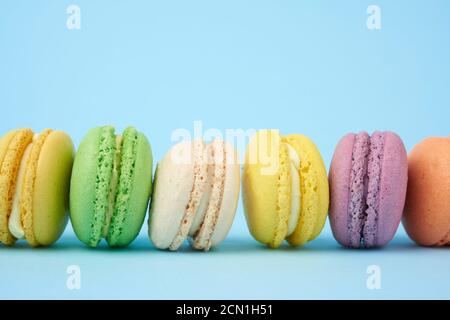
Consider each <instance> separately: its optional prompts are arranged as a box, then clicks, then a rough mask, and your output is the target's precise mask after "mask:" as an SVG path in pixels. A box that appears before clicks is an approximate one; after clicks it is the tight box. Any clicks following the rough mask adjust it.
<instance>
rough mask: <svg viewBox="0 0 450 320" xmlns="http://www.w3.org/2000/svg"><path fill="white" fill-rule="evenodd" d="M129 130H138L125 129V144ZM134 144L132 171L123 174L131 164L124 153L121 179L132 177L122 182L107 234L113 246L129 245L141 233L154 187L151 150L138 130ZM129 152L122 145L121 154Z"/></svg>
mask: <svg viewBox="0 0 450 320" xmlns="http://www.w3.org/2000/svg"><path fill="white" fill-rule="evenodd" d="M127 130H130V131H134V130H135V129H134V128H127V129H126V130H125V131H124V134H123V139H124V142H123V143H124V147H125V143H126V141H125V139H127ZM130 139H134V137H132V135H130ZM130 143H131V142H130ZM135 143H136V145H135V146H134V148H135V149H134V159H130V161H132V162H133V164H131V163H130V164H129V170H127V169H126V170H125V171H128V172H127V175H126V176H124V173H125V172H124V170H123V169H124V168H123V166H124V165H125V166H128V165H127V164H126V163H125V162H124V161H126V160H124V158H123V156H122V161H121V171H120V172H121V173H120V180H122V179H130V181H129V182H126V183H124V184H123V185H121V183H120V181H119V186H118V189H119V190H118V193H117V197H116V204H115V205H116V207H115V209H114V216H113V218H112V220H111V225H110V231H109V233H108V237H107V241H108V244H109V245H110V246H126V245H128V244H130V243H131V242H132V241H133V240H134V239H135V238H136V237H137V235H138V234H139V231H140V230H141V228H142V224H143V222H144V219H145V214H146V212H147V206H148V201H149V199H150V194H151V188H152V168H153V157H152V150H151V146H150V143H149V142H148V140H147V138H146V136H145V135H144V134H142V133H140V132H137V136H136V142H135ZM126 152H127V151H126V150H125V149H124V148H123V149H122V153H123V154H124V153H126ZM125 186H128V187H125ZM122 188H123V189H122ZM121 206H123V207H121ZM117 213H123V215H117Z"/></svg>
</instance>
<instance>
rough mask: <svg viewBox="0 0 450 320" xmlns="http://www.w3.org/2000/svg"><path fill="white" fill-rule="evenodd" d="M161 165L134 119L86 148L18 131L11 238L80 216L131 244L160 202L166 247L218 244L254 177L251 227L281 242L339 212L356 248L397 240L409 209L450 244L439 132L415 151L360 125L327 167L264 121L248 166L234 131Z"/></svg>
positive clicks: (0, 172) (336, 218)
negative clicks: (232, 137) (232, 139)
mask: <svg viewBox="0 0 450 320" xmlns="http://www.w3.org/2000/svg"><path fill="white" fill-rule="evenodd" d="M152 168H153V156H152V150H151V146H150V143H149V141H148V139H147V138H146V136H145V135H144V134H143V133H142V132H139V131H137V130H136V129H135V128H134V127H128V128H126V129H125V130H124V131H123V133H122V134H117V133H116V132H115V129H114V127H112V126H101V127H96V128H93V129H91V130H90V131H89V132H88V133H87V134H86V136H85V137H84V138H83V140H82V142H81V143H80V145H79V148H78V150H77V152H76V153H75V149H74V146H73V143H72V140H71V138H70V137H69V135H68V134H67V133H65V132H63V131H54V130H51V129H46V130H44V131H43V132H41V133H39V134H37V133H34V132H33V131H32V130H31V129H27V128H25V129H17V130H13V131H10V132H8V133H7V134H5V135H4V136H3V137H2V138H1V140H0V242H1V243H3V244H5V245H13V244H14V243H15V242H16V241H17V240H18V239H26V241H27V242H28V243H29V244H30V245H31V246H47V245H51V244H53V243H54V242H55V241H57V240H58V239H59V238H60V236H61V234H62V233H63V231H64V229H65V227H66V225H67V222H68V220H69V217H70V221H71V224H72V226H73V229H74V231H75V234H76V236H77V237H78V238H79V240H80V241H81V242H83V243H85V244H86V245H88V246H90V247H96V246H97V245H98V244H99V243H100V242H101V241H102V240H103V239H105V240H106V241H107V243H108V244H109V245H110V246H112V247H122V246H127V245H129V244H130V243H131V242H132V241H133V240H134V239H135V238H136V237H137V235H138V233H139V232H140V230H141V227H142V225H143V223H144V220H145V217H146V215H147V211H149V212H150V213H149V218H148V224H149V227H148V234H149V238H150V240H151V242H152V243H153V245H154V246H155V247H157V248H159V249H169V250H177V249H178V248H179V247H180V246H181V245H182V244H183V243H184V242H185V241H186V240H189V243H190V244H191V246H192V247H193V248H195V249H199V250H205V251H206V250H209V249H210V248H211V247H214V246H217V245H219V244H220V242H222V241H223V240H224V239H225V238H226V236H227V234H228V232H229V230H230V228H231V226H232V223H233V220H234V217H235V213H236V208H237V205H238V199H239V193H240V190H241V184H242V198H243V206H244V212H245V216H246V221H247V225H248V228H249V231H250V233H251V235H252V236H253V237H254V238H255V239H256V240H257V241H259V242H261V243H263V244H265V245H267V246H269V247H272V248H276V247H279V246H280V245H281V244H282V243H283V242H284V241H285V240H286V241H287V242H288V243H289V244H290V245H293V246H301V245H304V244H305V243H307V242H309V241H311V240H313V239H315V238H316V237H317V236H318V235H319V234H320V232H321V231H322V229H323V227H324V224H325V221H326V219H327V216H328V215H329V218H330V224H331V228H332V232H333V235H334V237H335V239H336V240H337V241H338V242H339V243H340V244H341V245H343V246H345V247H352V248H371V247H382V246H384V245H386V244H387V243H388V242H389V241H390V240H392V238H393V237H394V235H395V233H396V231H397V228H398V226H399V224H400V221H401V220H402V217H403V223H404V227H405V229H406V231H407V233H408V235H409V236H410V237H411V238H412V239H413V240H414V241H415V242H416V243H417V244H419V245H425V246H440V245H446V244H448V243H450V231H449V230H450V139H449V138H427V139H425V140H423V141H422V142H420V143H419V144H418V145H416V146H415V147H414V148H413V150H412V151H411V153H410V154H409V156H408V155H407V152H406V150H405V146H404V144H403V142H402V140H401V139H400V137H399V136H398V135H397V134H395V133H393V132H389V131H386V132H374V133H373V134H372V135H369V134H368V133H366V132H360V133H357V134H354V133H349V134H347V135H345V136H344V137H343V138H342V139H341V140H340V141H339V142H338V144H337V146H336V149H335V152H334V155H333V159H332V162H331V166H330V170H329V174H328V175H327V171H326V168H325V165H324V162H323V159H322V156H321V154H320V152H319V150H318V149H317V147H316V145H315V144H314V143H313V141H312V140H311V139H309V138H308V137H306V136H304V135H301V134H291V135H286V136H283V135H281V134H280V133H279V131H278V130H260V131H258V132H257V133H256V134H255V135H254V136H253V137H252V138H251V139H250V142H249V144H248V145H247V150H246V154H245V161H244V165H243V169H242V170H241V165H240V163H239V157H238V155H237V152H236V150H235V149H234V148H233V147H232V146H231V144H230V143H227V142H225V141H223V140H213V141H212V142H209V143H205V142H204V141H201V140H192V141H182V142H180V143H178V144H176V145H174V146H173V147H172V148H171V149H170V150H169V151H168V152H167V153H166V155H165V156H164V157H163V158H162V159H161V160H160V161H159V162H158V164H157V166H156V172H155V175H154V176H153V172H152ZM149 203H150V204H149ZM148 208H149V209H148Z"/></svg>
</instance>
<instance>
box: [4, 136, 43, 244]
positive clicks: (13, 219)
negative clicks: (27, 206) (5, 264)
mask: <svg viewBox="0 0 450 320" xmlns="http://www.w3.org/2000/svg"><path fill="white" fill-rule="evenodd" d="M37 138H38V134H35V135H34V137H33V141H32V142H31V143H30V144H29V145H28V146H27V147H26V149H25V152H24V153H23V156H22V159H21V161H20V165H19V171H18V173H17V179H16V188H15V190H14V196H13V202H12V209H11V215H10V216H9V221H8V228H9V232H11V234H12V235H13V236H14V237H15V238H17V239H23V238H25V231H24V229H23V225H22V217H21V210H20V196H21V194H22V189H23V182H24V178H25V172H26V165H27V161H28V159H29V157H30V153H31V148H32V146H33V142H35V141H36V140H37Z"/></svg>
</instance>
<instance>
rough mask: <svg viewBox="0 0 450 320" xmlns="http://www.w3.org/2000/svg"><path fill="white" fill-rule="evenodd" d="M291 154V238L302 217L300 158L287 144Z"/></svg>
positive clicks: (289, 229)
mask: <svg viewBox="0 0 450 320" xmlns="http://www.w3.org/2000/svg"><path fill="white" fill-rule="evenodd" d="M286 146H287V149H288V154H289V159H290V163H289V168H290V174H291V213H290V215H289V220H288V231H287V234H286V236H290V235H291V234H292V233H294V231H295V229H296V228H297V224H298V219H299V217H300V206H301V191H300V188H301V187H300V156H299V154H298V153H297V151H296V150H295V149H294V148H293V147H292V146H290V145H289V144H288V143H286Z"/></svg>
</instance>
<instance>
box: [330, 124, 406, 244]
mask: <svg viewBox="0 0 450 320" xmlns="http://www.w3.org/2000/svg"><path fill="white" fill-rule="evenodd" d="M407 180H408V162H407V155H406V150H405V146H404V144H403V142H402V140H401V139H400V137H399V136H398V135H397V134H395V133H393V132H390V131H385V132H379V131H376V132H374V133H373V134H372V135H371V136H369V134H368V133H367V132H360V133H358V134H355V133H349V134H347V135H346V136H344V137H343V138H342V139H341V140H340V141H339V143H338V145H337V147H336V149H335V152H334V155H333V159H332V161H331V166H330V174H329V182H330V194H331V197H330V199H331V200H330V224H331V230H332V232H333V235H334V237H335V238H336V240H337V241H338V242H339V243H340V244H341V245H343V246H345V247H351V248H371V247H381V246H384V245H386V244H387V243H388V242H389V241H390V240H392V238H393V237H394V234H395V232H396V231H397V228H398V225H399V223H400V219H401V216H402V211H403V207H404V204H405V196H406V185H407Z"/></svg>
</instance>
